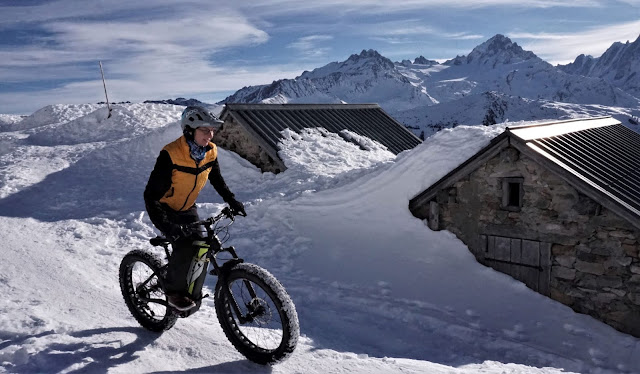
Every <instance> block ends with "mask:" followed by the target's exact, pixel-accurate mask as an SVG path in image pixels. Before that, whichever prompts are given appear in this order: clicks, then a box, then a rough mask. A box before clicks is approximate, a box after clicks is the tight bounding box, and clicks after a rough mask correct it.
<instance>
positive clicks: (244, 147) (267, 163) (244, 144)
mask: <svg viewBox="0 0 640 374" xmlns="http://www.w3.org/2000/svg"><path fill="white" fill-rule="evenodd" d="M213 142H214V143H215V144H216V145H217V146H219V147H221V148H223V149H226V150H229V151H232V152H235V153H237V154H239V155H240V156H242V157H243V158H245V159H246V160H248V161H249V162H251V163H252V164H253V165H255V166H257V167H259V168H260V169H261V170H262V171H263V172H267V171H269V172H272V173H276V174H277V173H279V172H281V171H282V170H281V168H280V167H279V166H278V165H277V164H276V162H275V161H274V160H273V158H272V157H271V156H269V155H268V154H267V152H265V151H264V150H263V149H262V148H261V147H260V146H259V145H258V144H256V142H255V141H253V140H252V139H251V138H250V135H249V133H247V131H246V130H244V129H243V128H242V126H240V125H238V124H237V123H235V122H234V121H230V120H227V121H226V122H225V123H224V126H223V127H222V129H221V130H220V131H219V132H217V133H216V134H215V136H214V138H213Z"/></svg>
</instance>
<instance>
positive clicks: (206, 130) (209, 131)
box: [196, 127, 220, 134]
mask: <svg viewBox="0 0 640 374" xmlns="http://www.w3.org/2000/svg"><path fill="white" fill-rule="evenodd" d="M219 128H220V127H198V128H197V129H196V130H198V131H200V132H201V133H203V134H214V133H215V132H216V130H217V129H219Z"/></svg>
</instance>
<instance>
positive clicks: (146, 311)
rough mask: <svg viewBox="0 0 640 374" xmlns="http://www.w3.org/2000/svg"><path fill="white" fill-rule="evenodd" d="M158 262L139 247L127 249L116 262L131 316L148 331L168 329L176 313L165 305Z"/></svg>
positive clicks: (161, 269)
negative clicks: (137, 248)
mask: <svg viewBox="0 0 640 374" xmlns="http://www.w3.org/2000/svg"><path fill="white" fill-rule="evenodd" d="M163 276H164V272H163V268H162V263H161V261H160V260H159V259H158V257H156V256H155V255H153V254H151V253H149V252H145V251H142V250H133V251H131V252H129V253H127V255H126V256H124V258H123V259H122V262H121V263H120V290H121V291H122V296H123V298H124V301H125V304H127V307H128V308H129V311H130V312H131V314H132V315H133V317H134V318H135V319H136V320H137V321H138V322H139V323H140V325H142V326H143V327H144V328H146V329H148V330H151V331H157V332H160V331H165V330H169V329H170V328H171V327H173V325H174V324H175V323H176V320H177V319H178V316H177V315H176V314H175V313H174V312H173V310H172V309H171V308H169V307H167V306H166V296H165V293H164V289H163V287H162V281H163Z"/></svg>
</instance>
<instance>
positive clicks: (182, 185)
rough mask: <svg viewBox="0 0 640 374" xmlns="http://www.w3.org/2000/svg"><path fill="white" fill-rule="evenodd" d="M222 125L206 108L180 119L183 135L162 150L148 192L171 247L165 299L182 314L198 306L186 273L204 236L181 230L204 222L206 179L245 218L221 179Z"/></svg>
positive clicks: (155, 218) (152, 213)
mask: <svg viewBox="0 0 640 374" xmlns="http://www.w3.org/2000/svg"><path fill="white" fill-rule="evenodd" d="M222 123H223V121H221V120H220V119H218V117H216V116H215V115H214V114H213V113H211V112H209V111H208V110H206V109H204V108H201V107H196V106H189V107H187V108H186V109H185V110H184V111H183V112H182V118H181V120H180V124H181V126H182V136H181V137H179V138H178V139H176V140H175V141H173V142H171V143H169V144H167V145H166V146H165V147H164V148H163V149H162V151H161V152H160V155H159V156H158V159H157V160H156V164H155V166H154V168H153V171H152V172H151V175H150V176H149V181H148V182H147V186H146V188H145V190H144V202H145V207H146V209H147V212H148V213H149V218H150V219H151V222H153V224H154V225H155V226H156V227H157V228H158V229H159V230H160V231H162V232H163V233H164V235H165V236H166V237H167V239H169V240H170V241H171V244H172V246H173V252H172V254H171V258H169V266H168V269H167V279H166V282H167V283H166V294H167V302H168V303H169V305H171V306H172V307H174V308H176V309H177V310H180V311H186V310H189V309H191V308H193V307H194V306H195V305H196V304H195V302H194V300H192V299H191V298H190V295H189V292H188V281H187V276H188V275H187V274H188V272H189V267H190V266H191V262H192V260H193V258H194V256H196V252H197V250H198V248H197V247H194V246H193V245H192V242H193V241H194V240H197V239H200V234H197V233H196V234H191V233H185V232H184V231H183V230H182V228H181V225H183V224H186V223H192V222H195V221H198V220H199V219H200V218H199V217H198V211H197V208H196V205H195V201H196V198H197V197H198V194H199V193H200V191H201V190H202V188H203V187H204V185H205V184H206V181H207V179H209V181H210V182H211V184H212V185H213V187H214V188H215V190H216V191H217V192H218V194H219V195H220V196H221V197H222V199H223V200H224V201H225V202H226V203H227V204H229V207H230V208H231V209H232V210H234V211H235V212H238V213H241V214H245V211H244V205H243V204H242V203H241V202H240V201H238V200H236V198H235V196H234V194H233V193H231V191H230V190H229V188H228V187H227V185H226V183H225V181H224V179H223V178H222V175H221V174H220V166H219V164H218V159H217V155H218V150H217V147H216V145H215V144H214V143H212V142H211V139H212V138H213V135H214V133H215V131H217V130H218V129H220V127H221V126H222ZM196 301H197V300H196Z"/></svg>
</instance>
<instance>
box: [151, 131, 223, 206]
mask: <svg viewBox="0 0 640 374" xmlns="http://www.w3.org/2000/svg"><path fill="white" fill-rule="evenodd" d="M208 147H209V148H210V149H209V150H208V151H207V153H206V154H205V157H204V159H203V160H202V161H200V163H196V161H195V160H194V159H193V158H191V154H190V150H189V144H187V140H186V139H185V137H184V136H181V137H180V138H178V139H177V140H175V141H173V142H171V143H169V144H167V145H166V146H165V147H164V148H163V150H166V151H167V152H168V153H169V157H171V162H173V170H172V172H171V188H169V190H167V192H166V193H165V194H164V196H163V197H162V198H161V199H160V202H161V203H164V204H167V205H168V206H169V207H170V208H171V209H173V210H175V211H184V210H187V209H189V208H191V206H193V204H195V202H196V198H197V197H198V194H199V193H200V191H201V190H202V188H203V187H204V185H205V184H206V182H207V179H208V177H209V173H210V172H211V166H212V164H213V162H214V161H215V160H216V157H218V148H217V147H216V145H215V144H213V143H211V142H210V143H209V145H208Z"/></svg>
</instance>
